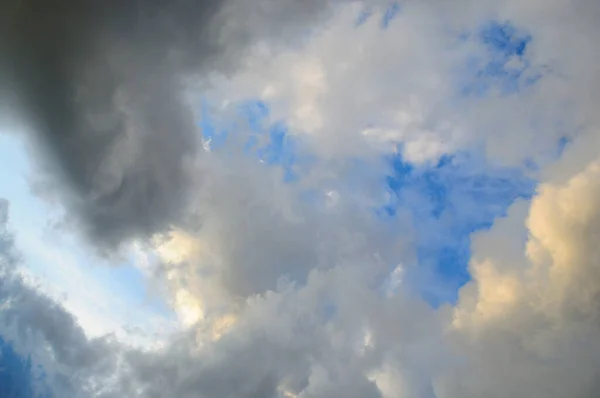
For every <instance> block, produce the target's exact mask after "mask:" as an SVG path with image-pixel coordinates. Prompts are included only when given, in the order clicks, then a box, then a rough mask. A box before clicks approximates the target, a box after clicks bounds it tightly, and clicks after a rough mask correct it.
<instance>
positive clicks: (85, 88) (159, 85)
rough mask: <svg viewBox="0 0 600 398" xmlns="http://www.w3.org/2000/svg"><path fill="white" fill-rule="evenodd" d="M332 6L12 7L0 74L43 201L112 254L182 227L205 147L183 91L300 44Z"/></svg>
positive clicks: (154, 0) (211, 1) (74, 2)
mask: <svg viewBox="0 0 600 398" xmlns="http://www.w3.org/2000/svg"><path fill="white" fill-rule="evenodd" d="M325 5H326V3H324V2H315V1H311V2H302V3H300V2H295V1H284V2H273V1H258V2H255V3H253V7H250V8H248V4H247V3H246V2H240V1H237V0H230V1H220V0H206V1H188V0H178V1H174V2H173V1H171V2H165V1H161V0H151V1H117V0H109V1H102V2H97V1H79V0H52V1H47V2H43V3H39V2H37V1H29V0H27V1H13V0H10V1H8V3H7V2H5V4H4V6H3V7H4V8H5V9H6V10H8V12H6V13H3V14H4V16H3V17H2V18H3V19H2V21H0V22H2V26H3V28H2V29H3V31H2V40H1V41H0V51H1V53H0V55H2V58H3V65H2V68H0V74H1V75H2V79H3V81H4V82H5V83H6V84H4V88H5V89H6V88H8V89H9V91H12V92H13V94H16V95H15V96H14V98H13V97H11V98H13V100H15V99H16V101H17V102H18V103H19V104H20V107H21V108H22V109H23V110H24V112H25V115H26V116H25V117H26V118H27V119H28V120H29V124H30V126H31V129H32V130H33V131H34V132H35V134H36V140H35V142H36V145H37V147H38V149H39V152H38V157H41V158H42V162H41V164H42V165H43V168H44V171H45V172H46V173H47V174H48V175H50V176H51V178H49V179H43V181H44V182H45V183H44V184H40V186H41V187H42V189H43V190H45V191H46V192H44V193H45V194H46V195H50V194H51V193H54V194H56V195H57V196H58V197H59V198H60V199H61V200H63V201H64V203H65V207H66V208H67V209H68V211H69V212H70V213H72V214H73V215H74V216H75V219H76V220H77V221H78V222H80V224H81V225H80V227H81V228H83V230H84V232H85V233H86V234H87V235H88V236H89V237H90V238H92V240H93V241H94V242H96V243H97V244H98V245H99V246H100V247H101V248H104V249H111V248H115V247H117V246H118V245H119V244H120V243H121V242H122V241H123V240H127V239H128V238H131V237H134V236H141V237H147V236H149V235H151V234H153V233H154V232H160V231H164V230H165V229H167V228H168V226H169V225H170V224H172V223H177V222H178V221H181V219H182V218H184V217H183V212H184V209H185V207H186V200H187V198H188V196H189V189H190V187H191V186H192V184H191V178H190V170H189V163H191V162H192V161H193V159H194V158H195V157H196V156H197V155H198V151H197V149H198V142H197V138H198V135H199V132H198V131H197V128H196V126H195V120H194V116H193V112H192V111H191V109H190V108H189V107H188V105H187V104H186V101H185V99H184V98H183V93H182V91H183V90H182V84H183V80H184V79H185V78H190V77H191V76H195V75H198V74H200V75H201V74H203V73H205V72H207V71H211V70H215V69H216V70H219V71H220V72H222V73H226V74H227V73H230V72H231V71H232V70H234V69H235V67H236V63H237V62H238V58H239V57H240V55H241V53H242V52H243V51H244V49H245V48H247V46H248V45H249V44H251V43H253V41H254V40H261V39H265V38H269V37H274V36H276V37H277V40H280V39H281V37H287V36H290V37H291V36H293V35H286V34H285V31H298V29H300V28H302V27H303V26H304V24H303V21H306V20H307V19H309V18H313V17H314V16H315V15H317V14H318V12H317V11H319V10H321V9H323V8H325ZM5 93H6V91H5ZM57 181H60V182H61V184H59V185H58V186H57V185H56V182H57ZM64 187H66V188H67V189H66V192H65V190H64V189H63V188H64Z"/></svg>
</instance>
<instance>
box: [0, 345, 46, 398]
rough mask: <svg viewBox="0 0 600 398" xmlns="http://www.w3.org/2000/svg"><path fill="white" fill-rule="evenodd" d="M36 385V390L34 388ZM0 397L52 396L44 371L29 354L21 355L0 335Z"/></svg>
mask: <svg viewBox="0 0 600 398" xmlns="http://www.w3.org/2000/svg"><path fill="white" fill-rule="evenodd" d="M34 386H35V387H37V390H39V391H36V389H35V388H34ZM0 397H15V398H52V393H51V392H50V390H49V389H48V388H47V386H46V385H45V373H44V371H43V369H42V368H41V367H40V366H34V365H33V363H32V360H31V356H26V357H22V356H20V355H19V354H18V353H17V352H16V351H15V350H14V348H13V346H12V345H11V344H10V343H9V342H7V341H5V340H4V339H3V338H2V336H0Z"/></svg>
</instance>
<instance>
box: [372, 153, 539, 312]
mask: <svg viewBox="0 0 600 398" xmlns="http://www.w3.org/2000/svg"><path fill="white" fill-rule="evenodd" d="M388 162H389V165H390V175H388V177H387V185H388V188H389V190H390V192H391V193H392V200H391V201H390V203H389V204H388V205H386V206H385V207H384V211H385V214H386V215H388V216H394V215H395V212H396V210H397V209H399V208H402V209H408V210H409V211H410V213H411V214H412V215H413V218H414V222H415V228H416V233H417V248H416V250H417V262H418V267H417V268H413V270H414V272H409V274H408V278H409V279H411V278H412V279H414V285H415V286H417V290H419V293H420V294H422V295H423V296H424V297H425V298H426V299H427V300H428V301H429V302H430V303H432V304H434V305H439V304H440V303H442V302H445V301H450V302H454V301H455V300H456V299H457V293H458V289H459V288H460V287H461V286H462V285H464V284H465V283H466V282H467V281H469V279H470V276H469V274H468V271H467V265H468V261H469V258H470V255H471V253H470V249H469V246H470V234H471V233H473V232H475V231H478V230H481V229H487V228H489V227H490V226H491V225H492V223H493V222H494V219H495V218H496V217H499V216H502V215H504V214H505V212H506V210H507V208H508V207H509V206H510V205H511V204H512V203H513V202H514V201H515V200H516V199H517V198H529V197H531V195H532V194H533V191H534V186H535V184H534V182H533V181H532V180H530V179H528V178H527V177H525V176H524V175H523V174H522V173H521V172H520V171H519V170H516V169H503V168H493V167H490V166H486V165H485V163H482V160H480V159H476V158H475V157H474V156H472V155H467V154H460V155H456V156H444V157H442V159H441V160H440V161H439V162H438V164H436V165H435V166H433V167H425V168H417V167H414V166H413V165H411V164H409V163H408V162H405V161H404V160H403V159H402V156H401V155H394V156H391V157H389V158H388ZM419 268H421V269H419ZM424 269H425V270H426V272H423V270H424ZM424 277H425V280H423V278H424ZM434 280H435V281H437V282H439V284H440V285H439V286H433V285H432V284H431V283H432V281H434Z"/></svg>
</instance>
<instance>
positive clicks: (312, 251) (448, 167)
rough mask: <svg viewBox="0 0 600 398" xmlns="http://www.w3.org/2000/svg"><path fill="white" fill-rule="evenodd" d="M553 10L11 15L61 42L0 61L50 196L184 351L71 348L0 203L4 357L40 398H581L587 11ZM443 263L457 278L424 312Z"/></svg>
mask: <svg viewBox="0 0 600 398" xmlns="http://www.w3.org/2000/svg"><path fill="white" fill-rule="evenodd" d="M54 3H56V4H52V5H49V6H48V7H50V8H49V9H48V10H58V8H53V7H58V6H59V5H62V6H65V7H67V6H69V5H70V4H67V2H59V1H56V2H54ZM59 3H60V4H59ZM563 3H564V2H560V1H550V2H548V1H545V2H541V1H536V0H529V1H516V0H515V1H513V0H504V1H500V2H491V1H490V2H487V1H484V2H473V1H469V0H459V1H456V2H453V3H452V4H449V3H448V2H437V1H433V2H426V3H422V2H412V1H407V2H402V3H394V4H395V5H392V6H389V5H388V4H384V3H383V2H376V1H373V2H352V3H348V4H346V3H343V4H342V3H335V2H332V3H330V4H323V3H321V2H308V3H302V4H303V5H300V3H295V2H287V1H283V2H276V1H257V2H237V1H228V2H223V3H219V4H217V3H216V2H215V3H214V5H213V6H210V5H206V4H203V6H202V7H200V6H196V5H192V3H189V4H188V3H187V2H175V3H173V5H169V6H168V7H167V6H164V7H166V8H165V9H163V8H162V7H163V6H162V3H161V2H149V3H147V5H146V6H144V8H143V9H138V8H137V6H135V7H134V6H131V7H123V8H122V9H121V8H119V10H118V12H117V11H116V10H117V6H116V5H113V3H111V2H108V3H106V5H103V6H97V7H98V9H96V10H93V9H90V10H91V11H90V10H84V9H83V8H82V9H81V10H80V11H78V12H75V11H72V12H73V13H74V14H73V15H75V16H76V17H72V16H70V15H71V14H69V13H65V14H61V15H63V18H65V19H64V20H63V22H64V24H62V23H61V26H64V29H65V30H62V31H61V30H55V29H54V28H56V26H58V25H52V24H58V22H57V21H59V20H60V19H59V20H52V21H53V22H52V23H51V24H50V25H43V23H42V22H43V21H42V20H43V19H44V18H46V17H44V15H47V13H44V14H42V13H41V9H37V8H36V9H34V8H28V6H27V5H24V6H23V7H24V8H21V9H15V12H17V13H21V14H19V15H30V16H38V17H39V18H41V20H39V21H38V19H36V18H24V17H23V19H19V18H17V19H16V20H18V21H36V23H35V24H30V22H27V23H24V24H23V25H16V26H15V27H13V28H11V29H14V30H10V32H12V33H15V34H16V32H30V33H33V32H39V31H40V30H41V31H44V29H49V30H48V32H57V33H51V34H50V33H47V34H45V35H36V36H35V37H34V36H31V35H20V36H16V35H15V36H8V37H9V38H11V39H9V41H8V44H9V46H8V47H5V48H8V50H7V51H12V52H10V54H11V55H12V57H13V59H14V60H15V62H17V61H18V62H24V65H32V68H34V69H35V71H33V70H28V69H24V72H21V71H19V72H21V73H22V74H17V75H16V76H17V77H18V79H16V82H17V83H19V82H21V83H22V85H21V86H19V89H18V90H17V93H19V94H21V95H22V99H23V104H24V106H25V109H27V110H28V111H29V114H30V115H33V116H35V117H33V118H32V120H34V121H36V122H38V124H36V125H35V126H34V130H36V131H37V135H35V136H36V137H37V138H36V139H37V145H38V146H37V148H38V150H39V151H40V152H39V153H43V154H45V155H46V156H47V159H44V162H45V161H47V163H45V164H47V165H50V174H51V176H50V177H49V178H50V181H51V182H52V183H51V184H50V186H48V185H44V186H43V187H44V188H45V189H47V190H46V191H45V193H46V195H50V194H53V195H54V194H55V193H54V192H57V193H56V194H57V195H58V197H59V198H60V199H61V201H62V202H61V203H63V206H64V207H65V208H66V209H68V212H67V214H68V215H69V216H72V217H74V219H75V220H77V221H76V225H77V226H78V227H79V228H82V230H81V229H79V231H83V232H84V233H85V234H86V236H87V237H88V239H90V240H91V241H92V242H93V243H94V244H96V245H97V247H99V248H101V249H103V250H105V249H109V250H113V249H115V248H118V247H120V246H126V244H127V243H128V242H130V241H136V242H138V243H139V244H140V246H141V247H144V249H145V254H146V256H147V258H146V260H147V265H146V268H145V271H147V272H148V275H149V278H151V280H152V282H153V283H155V285H156V286H158V290H160V292H162V293H164V296H165V298H166V300H167V301H168V302H169V303H170V304H171V305H172V306H173V308H174V310H175V311H176V312H177V314H178V315H179V318H180V320H181V322H182V323H183V327H182V329H181V331H180V332H178V333H175V334H173V335H172V336H171V337H170V338H169V340H168V341H167V342H166V343H165V344H164V345H163V346H162V347H160V348H155V349H141V348H134V347H131V346H129V345H127V344H126V343H123V342H120V341H118V340H116V339H114V338H112V337H110V336H106V337H101V338H90V337H89V336H87V335H86V333H85V331H84V330H83V329H82V328H81V327H80V326H79V325H78V322H77V319H76V318H75V317H74V316H73V315H72V314H70V313H69V312H68V311H66V310H65V309H64V307H62V306H61V305H60V303H58V302H56V301H55V300H53V299H51V298H49V297H48V296H46V295H44V294H43V293H41V290H40V289H39V288H37V287H36V286H35V284H33V283H31V282H29V281H28V280H27V278H25V277H23V276H22V274H21V272H20V269H21V267H22V266H23V264H22V261H21V258H20V256H19V253H18V247H17V245H16V243H15V239H14V237H13V233H12V232H11V231H10V228H9V227H10V223H9V217H8V214H9V213H8V202H7V201H2V202H0V256H1V257H0V266H1V272H2V278H1V279H0V282H1V283H0V297H2V298H3V300H2V303H3V304H2V306H0V335H1V336H3V337H4V338H5V340H7V341H10V342H11V344H13V345H14V346H15V349H16V350H17V351H19V352H22V353H32V355H33V357H34V359H35V360H36V361H37V362H38V363H40V364H41V365H43V367H44V369H45V370H46V372H47V374H48V376H47V379H46V381H45V382H46V383H47V384H48V385H49V386H50V388H51V389H52V390H53V391H54V394H55V395H56V396H60V397H63V396H64V397H69V396H72V397H103V398H109V397H182V398H185V397H198V396H199V397H248V398H251V397H256V398H258V397H261V398H265V397H273V398H283V397H286V398H292V397H294V398H327V397H337V396H341V397H350V398H352V397H356V398H369V397H373V398H401V397H411V398H412V397H414V398H470V397H473V398H478V397H513V396H514V397H521V396H527V397H533V398H536V397H540V398H542V397H543V398H562V397H566V396H569V397H573V398H591V397H593V396H594V394H595V392H596V391H597V390H598V388H600V385H599V384H598V381H597V380H598V376H599V374H600V359H599V358H600V345H599V343H598V342H599V341H600V332H599V331H600V328H599V326H600V325H599V323H598V322H599V321H598V320H599V319H600V304H599V303H600V301H599V300H600V274H599V273H600V252H599V251H598V248H597V244H596V241H597V238H598V236H599V235H600V152H599V151H598V148H599V146H598V139H599V137H600V134H599V132H598V131H599V130H598V122H599V120H598V117H597V112H595V109H596V108H597V106H598V104H599V102H598V99H599V98H598V92H599V91H598V90H597V88H598V84H599V83H598V82H599V81H600V80H599V78H598V72H597V70H596V66H595V65H597V64H598V63H597V62H596V61H597V60H598V56H599V54H600V51H598V50H597V49H596V46H595V44H596V43H595V38H596V37H597V34H598V28H597V26H596V19H595V17H596V16H598V15H599V13H600V6H599V5H597V4H596V2H593V1H585V0H580V1H575V2H571V3H570V4H566V3H565V4H563ZM26 4H29V3H26ZM49 4H50V3H49ZM115 4H116V3H115ZM15 7H16V3H15ZM31 7H33V6H31ZM111 7H115V8H111ZM145 7H147V8H145ZM155 7H156V8H155ZM390 7H391V8H390ZM67 8H68V7H67ZM48 10H46V11H48ZM73 10H77V8H75V9H73ZM157 10H160V12H158V11H157ZM141 11H144V12H141ZM155 11H156V12H155ZM114 13H116V14H114ZM117 14H118V15H121V16H122V19H114V18H113V16H114V15H117ZM96 15H99V16H100V18H99V19H94V21H97V22H94V23H92V22H91V21H92V17H95V16H96ZM156 15H158V16H160V17H155V16H156ZM104 16H106V17H104ZM134 16H135V18H134ZM192 16H193V17H192ZM134 20H135V21H136V23H135V24H132V21H134ZM175 21H176V22H177V23H176V24H175ZM38 22H39V23H38ZM83 23H86V24H88V23H89V28H88V27H87V25H84V26H85V29H84V28H83V27H82V26H81V24H83ZM69 29H71V30H72V31H71V32H82V33H85V34H81V35H79V36H78V37H80V38H81V39H80V40H81V43H77V41H75V42H69V41H67V42H65V40H66V38H67V37H68V35H67V34H68V33H69ZM79 29H82V30H81V31H80V30H79ZM17 37H18V39H17ZM25 42H28V46H27V47H25V46H24V44H27V43H25ZM69 43H70V44H69ZM568 43H577V45H568ZM17 44H18V45H19V46H17ZM21 46H23V47H21ZM70 46H72V47H70ZM25 48H27V50H25ZM134 48H135V51H133V50H132V49H134ZM84 49H85V51H83V50H84ZM45 51H47V52H45ZM42 59H43V60H44V63H41V61H42ZM36 61H40V62H39V63H38V62H36ZM13 65H17V64H16V63H15V64H13ZM103 68H104V69H103ZM34 72H35V73H34ZM217 72H218V73H217ZM72 73H73V74H72ZM34 75H36V76H35V77H36V78H39V79H40V80H36V79H32V80H29V79H28V77H32V76H34ZM103 79H108V80H106V81H105V80H103ZM40 82H45V83H44V84H50V83H52V87H43V86H38V85H37V84H41V83H40ZM54 84H56V86H54ZM104 90H106V92H105V91H104ZM76 93H79V94H78V95H75V94H76ZM257 98H258V100H257ZM113 116H114V117H116V119H115V121H114V122H115V123H114V124H111V123H112V122H111V123H108V122H109V121H111V120H112V119H111V118H112V117H113ZM96 117H97V118H96ZM167 133H168V134H167ZM57 176H58V177H57ZM56 181H60V183H59V184H58V185H56ZM534 182H535V184H537V185H536V188H535V190H534V189H532V187H531V186H532V185H533V184H534ZM63 190H66V193H65V192H64V191H63ZM486 195H487V196H486ZM443 198H444V199H445V200H446V202H443V201H442V199H443ZM469 228H470V229H469ZM467 229H469V230H468V231H467ZM473 229H477V230H478V231H477V232H474V233H472V234H471V235H470V236H469V233H470V232H471V231H472V230H473ZM450 235H452V236H450ZM17 239H18V236H17ZM457 241H458V243H456V242H457ZM16 242H17V243H18V240H17V241H16ZM448 242H451V243H452V244H453V245H454V244H460V245H462V246H461V247H460V249H461V250H463V252H461V253H462V254H461V255H462V256H463V257H465V258H464V261H465V262H468V273H469V277H470V280H469V281H468V283H466V284H465V285H464V286H462V287H460V290H459V291H458V298H457V299H456V300H455V301H452V300H451V301H450V302H445V301H444V300H438V302H437V303H436V305H435V306H433V305H431V302H428V300H427V299H428V297H427V295H426V294H424V293H423V292H431V291H437V290H439V289H441V287H440V286H444V284H445V283H447V281H445V280H443V279H442V278H441V276H440V272H441V271H440V270H439V269H436V266H432V265H431V264H429V262H435V261H434V260H431V257H436V258H438V257H439V258H442V257H443V253H444V250H445V247H446V246H447V245H449V244H448ZM466 246H470V250H469V249H468V248H466ZM424 253H425V254H424ZM432 253H438V254H436V256H433V254H432ZM426 254H430V257H427V255H426ZM461 258H462V257H461ZM436 261H437V260H436ZM461 261H462V260H461ZM440 262H443V261H441V260H440ZM446 266H448V265H446ZM459 271H460V269H458V268H452V272H453V273H456V272H459ZM453 275H454V274H453ZM454 276H455V275H454ZM464 282H465V280H464V279H461V282H460V283H461V284H462V283H464ZM455 287H456V286H455V285H453V288H455ZM0 361H1V359H0ZM38 388H40V389H43V388H45V387H44V386H42V385H41V384H40V385H39V386H38Z"/></svg>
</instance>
